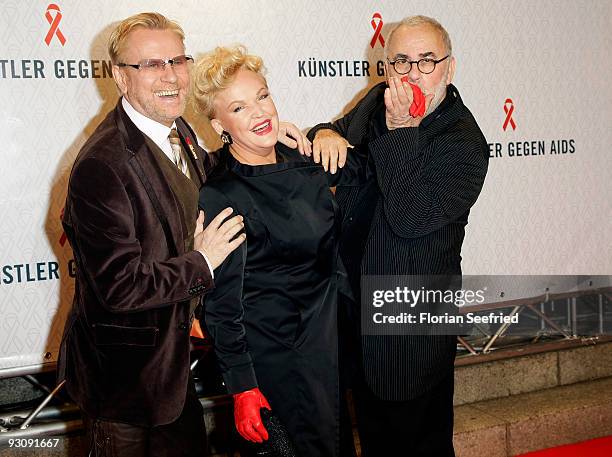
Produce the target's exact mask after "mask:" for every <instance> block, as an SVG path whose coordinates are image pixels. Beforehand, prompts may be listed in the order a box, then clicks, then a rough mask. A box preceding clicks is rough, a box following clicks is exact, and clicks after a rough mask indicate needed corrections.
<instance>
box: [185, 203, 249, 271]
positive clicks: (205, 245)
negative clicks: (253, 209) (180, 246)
mask: <svg viewBox="0 0 612 457" xmlns="http://www.w3.org/2000/svg"><path fill="white" fill-rule="evenodd" d="M232 212H233V210H232V208H225V209H224V210H223V211H221V212H220V213H219V214H217V217H215V218H214V219H213V220H212V221H210V224H208V227H206V228H204V211H201V210H200V215H199V216H198V220H197V221H196V229H195V233H194V235H193V248H194V249H195V250H196V251H200V252H201V253H202V254H204V255H205V256H206V258H207V259H208V261H209V262H210V264H211V266H212V268H213V270H214V269H215V268H217V267H218V266H219V265H221V263H222V262H223V261H224V260H225V258H226V257H227V256H228V255H229V254H230V252H232V251H233V250H234V249H236V248H237V247H238V246H240V245H241V244H242V242H243V241H244V240H245V239H246V235H245V234H244V233H241V234H240V235H239V236H238V237H236V239H235V240H232V239H233V238H234V237H235V236H236V234H237V233H238V232H240V231H241V230H242V229H243V228H244V222H243V221H242V216H234V217H232V218H231V219H228V220H227V221H225V222H223V220H224V219H225V218H227V217H229V216H230V215H231V214H232Z"/></svg>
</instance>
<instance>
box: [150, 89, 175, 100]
mask: <svg viewBox="0 0 612 457" xmlns="http://www.w3.org/2000/svg"><path fill="white" fill-rule="evenodd" d="M178 94H179V90H178V89H174V90H158V91H155V95H156V96H157V97H162V98H167V97H171V98H174V97H178Z"/></svg>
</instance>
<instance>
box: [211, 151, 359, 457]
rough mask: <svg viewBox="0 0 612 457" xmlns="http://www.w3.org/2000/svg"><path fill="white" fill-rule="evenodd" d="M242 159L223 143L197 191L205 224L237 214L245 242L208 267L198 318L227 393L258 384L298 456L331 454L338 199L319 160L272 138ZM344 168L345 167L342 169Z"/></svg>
mask: <svg viewBox="0 0 612 457" xmlns="http://www.w3.org/2000/svg"><path fill="white" fill-rule="evenodd" d="M276 148H277V157H278V158H279V161H278V163H275V164H270V165H260V166H249V165H243V164H241V163H239V162H238V161H236V160H235V159H234V158H233V157H232V155H231V154H230V153H229V151H228V149H227V147H226V148H225V149H222V150H221V151H219V152H218V153H217V154H218V155H219V160H220V161H219V164H218V165H217V167H216V168H215V170H214V172H213V173H212V174H211V175H210V176H209V180H208V182H207V185H206V186H205V187H204V188H203V189H202V191H201V193H200V206H201V207H202V209H204V211H205V214H206V220H207V223H208V222H209V221H210V220H211V219H212V218H214V217H215V216H216V215H217V214H218V213H219V212H220V211H221V210H223V209H224V208H225V207H228V206H231V207H232V208H233V209H234V212H235V213H237V214H241V215H242V216H244V222H245V231H246V235H247V239H246V242H245V243H243V244H242V246H241V247H240V248H238V249H237V250H236V251H235V252H233V253H232V254H230V255H229V257H228V258H227V259H226V260H225V262H224V263H223V264H222V265H221V266H220V267H219V268H218V269H217V270H216V271H215V280H216V283H217V286H216V288H215V289H214V291H213V292H212V293H211V294H209V295H207V296H206V299H205V303H204V312H205V315H204V317H205V318H204V321H205V324H206V328H207V329H208V332H209V333H210V335H211V337H212V339H213V341H214V345H215V351H216V354H217V357H218V360H219V365H220V367H221V371H222V375H223V378H224V381H225V384H226V386H227V388H228V391H229V393H231V394H234V393H238V392H242V391H244V390H247V389H252V388H254V387H259V389H260V390H261V391H262V393H263V394H264V396H265V397H266V398H267V399H268V401H269V402H270V405H271V406H272V411H273V412H275V413H276V414H277V415H278V416H279V418H280V420H281V421H282V422H283V423H284V424H285V425H286V426H287V428H288V431H289V434H290V436H291V438H292V439H293V441H294V443H295V445H296V448H297V451H298V453H299V454H300V455H302V456H304V457H306V456H315V455H316V456H322V457H323V456H334V455H336V454H337V446H338V443H337V436H338V423H337V417H338V367H337V346H338V345H337V327H336V325H337V319H336V312H337V294H338V287H339V285H338V282H339V280H341V278H342V274H341V272H339V270H340V267H339V266H338V264H337V260H338V229H339V224H337V223H336V221H337V205H336V203H335V200H334V198H333V195H332V193H331V192H330V190H329V185H330V180H331V181H334V179H340V176H344V178H345V179H347V178H348V176H349V174H348V171H347V172H344V173H341V174H339V175H337V176H336V177H333V176H329V175H327V174H326V173H324V171H323V168H322V167H321V166H320V165H315V164H313V163H312V162H311V161H310V160H309V159H307V158H303V157H302V156H300V155H299V153H297V151H293V150H290V149H287V148H286V147H284V146H283V145H281V144H277V146H276ZM347 170H348V169H347Z"/></svg>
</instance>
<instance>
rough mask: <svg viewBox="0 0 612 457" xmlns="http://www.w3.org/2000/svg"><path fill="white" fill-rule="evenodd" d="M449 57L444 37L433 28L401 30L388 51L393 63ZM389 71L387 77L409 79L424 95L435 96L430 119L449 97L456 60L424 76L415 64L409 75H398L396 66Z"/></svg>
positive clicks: (426, 26) (424, 26) (422, 26)
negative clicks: (401, 60)
mask: <svg viewBox="0 0 612 457" xmlns="http://www.w3.org/2000/svg"><path fill="white" fill-rule="evenodd" d="M446 55H448V50H447V49H446V46H445V45H444V40H443V39H442V35H441V34H440V32H438V31H437V30H436V29H435V28H434V27H433V26H432V25H430V24H419V25H413V26H405V25H403V26H400V27H399V28H397V29H396V30H395V31H394V32H393V35H392V37H391V40H390V41H389V43H388V49H387V56H388V58H389V60H391V61H394V60H396V59H397V58H404V59H407V60H410V61H417V60H420V59H423V58H426V57H427V58H430V59H433V60H439V59H442V58H443V57H445V56H446ZM386 70H387V76H395V77H398V78H401V77H402V76H407V77H408V81H409V82H411V83H412V84H416V85H417V86H419V87H420V88H421V91H422V92H423V95H425V96H427V95H428V94H433V95H434V98H433V100H432V102H431V104H430V105H429V108H428V110H427V113H426V115H427V114H429V113H431V112H432V111H433V110H435V109H436V108H437V107H438V105H439V104H440V103H441V102H442V100H444V97H445V96H446V86H447V85H449V84H450V83H451V82H452V80H453V76H454V74H455V58H454V57H452V56H451V57H449V58H448V59H446V60H444V61H442V62H440V63H439V64H437V65H436V69H435V70H434V71H433V72H432V73H430V74H423V73H421V72H420V71H419V70H418V68H417V64H416V63H414V64H412V68H411V69H410V71H409V72H408V73H407V74H406V75H400V74H398V73H397V72H396V71H395V69H394V68H393V65H389V64H386Z"/></svg>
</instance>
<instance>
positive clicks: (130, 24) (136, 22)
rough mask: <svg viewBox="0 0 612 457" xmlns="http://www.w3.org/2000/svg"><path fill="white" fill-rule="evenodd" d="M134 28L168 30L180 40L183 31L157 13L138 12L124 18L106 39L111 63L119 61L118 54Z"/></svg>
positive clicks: (183, 35)
mask: <svg viewBox="0 0 612 457" xmlns="http://www.w3.org/2000/svg"><path fill="white" fill-rule="evenodd" d="M136 28H143V29H149V30H170V31H172V32H174V33H176V34H177V36H178V37H179V38H180V39H181V41H182V42H184V41H185V32H183V29H182V28H181V26H180V25H178V23H176V22H175V21H172V20H170V19H168V18H166V17H165V16H163V15H161V14H159V13H139V14H135V15H134V16H130V17H128V18H127V19H124V20H123V21H121V22H120V23H119V25H117V27H115V30H113V32H112V33H111V36H110V38H109V39H108V54H109V55H110V58H111V61H112V62H113V64H117V63H119V55H120V54H121V52H123V50H124V48H125V44H126V42H127V39H128V36H129V35H130V33H131V32H132V31H133V30H134V29H136Z"/></svg>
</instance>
